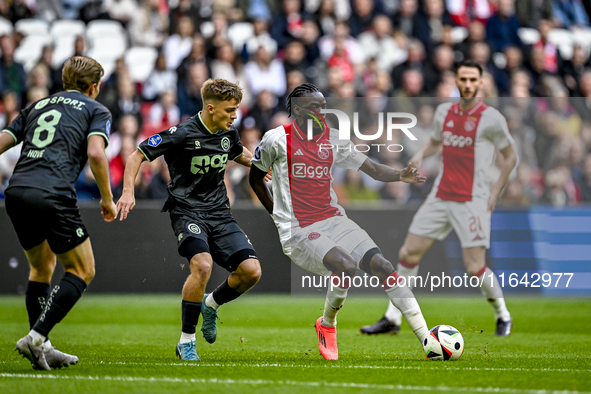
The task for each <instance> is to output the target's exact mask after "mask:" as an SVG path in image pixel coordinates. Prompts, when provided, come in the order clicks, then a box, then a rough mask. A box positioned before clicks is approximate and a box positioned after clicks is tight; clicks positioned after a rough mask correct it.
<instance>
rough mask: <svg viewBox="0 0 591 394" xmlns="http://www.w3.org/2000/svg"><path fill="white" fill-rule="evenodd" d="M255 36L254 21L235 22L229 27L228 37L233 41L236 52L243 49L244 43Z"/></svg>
mask: <svg viewBox="0 0 591 394" xmlns="http://www.w3.org/2000/svg"><path fill="white" fill-rule="evenodd" d="M253 36H254V26H253V25H252V23H248V22H239V23H234V24H233V25H232V26H230V27H229V28H228V39H229V40H230V42H231V43H232V48H234V51H235V52H240V51H242V47H244V43H245V42H246V41H247V40H248V39H250V38H251V37H253Z"/></svg>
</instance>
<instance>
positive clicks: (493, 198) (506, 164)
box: [488, 145, 517, 212]
mask: <svg viewBox="0 0 591 394" xmlns="http://www.w3.org/2000/svg"><path fill="white" fill-rule="evenodd" d="M501 154H502V155H503V159H504V160H503V165H502V166H501V175H500V176H499V179H498V180H497V182H496V183H495V184H494V186H493V187H492V189H491V191H490V197H489V199H488V210H489V211H490V212H493V211H494V210H495V205H497V199H498V198H499V196H500V195H501V192H502V191H503V188H504V187H505V184H506V183H507V179H509V174H511V171H513V168H515V165H516V164H517V154H515V149H514V148H513V145H509V146H508V147H506V148H505V149H502V150H501Z"/></svg>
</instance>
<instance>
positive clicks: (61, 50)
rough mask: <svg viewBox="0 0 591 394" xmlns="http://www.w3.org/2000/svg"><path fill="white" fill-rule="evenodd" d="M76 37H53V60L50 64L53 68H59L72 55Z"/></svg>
mask: <svg viewBox="0 0 591 394" xmlns="http://www.w3.org/2000/svg"><path fill="white" fill-rule="evenodd" d="M75 41H76V36H68V35H65V36H61V37H59V38H55V37H54V41H53V45H54V49H53V59H52V63H53V66H54V67H61V65H62V64H63V63H64V62H65V61H66V59H68V58H69V57H70V56H73V55H74V43H75Z"/></svg>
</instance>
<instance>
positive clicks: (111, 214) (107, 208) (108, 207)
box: [101, 199, 117, 223]
mask: <svg viewBox="0 0 591 394" xmlns="http://www.w3.org/2000/svg"><path fill="white" fill-rule="evenodd" d="M101 215H103V219H104V220H105V222H107V223H109V222H112V221H113V220H115V218H116V217H117V207H116V206H115V203H114V202H113V200H111V201H109V202H104V201H103V200H102V199H101Z"/></svg>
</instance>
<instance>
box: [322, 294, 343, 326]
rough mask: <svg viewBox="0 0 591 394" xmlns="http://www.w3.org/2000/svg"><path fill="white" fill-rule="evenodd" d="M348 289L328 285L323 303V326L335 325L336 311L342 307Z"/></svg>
mask: <svg viewBox="0 0 591 394" xmlns="http://www.w3.org/2000/svg"><path fill="white" fill-rule="evenodd" d="M348 291H349V289H348V288H347V289H344V288H342V287H337V286H335V287H334V288H332V286H329V287H328V291H327V292H326V301H325V303H324V315H323V316H322V325H323V326H325V327H336V325H337V313H338V312H339V310H340V309H341V308H342V307H343V304H344V303H345V300H346V299H347V292H348Z"/></svg>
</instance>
